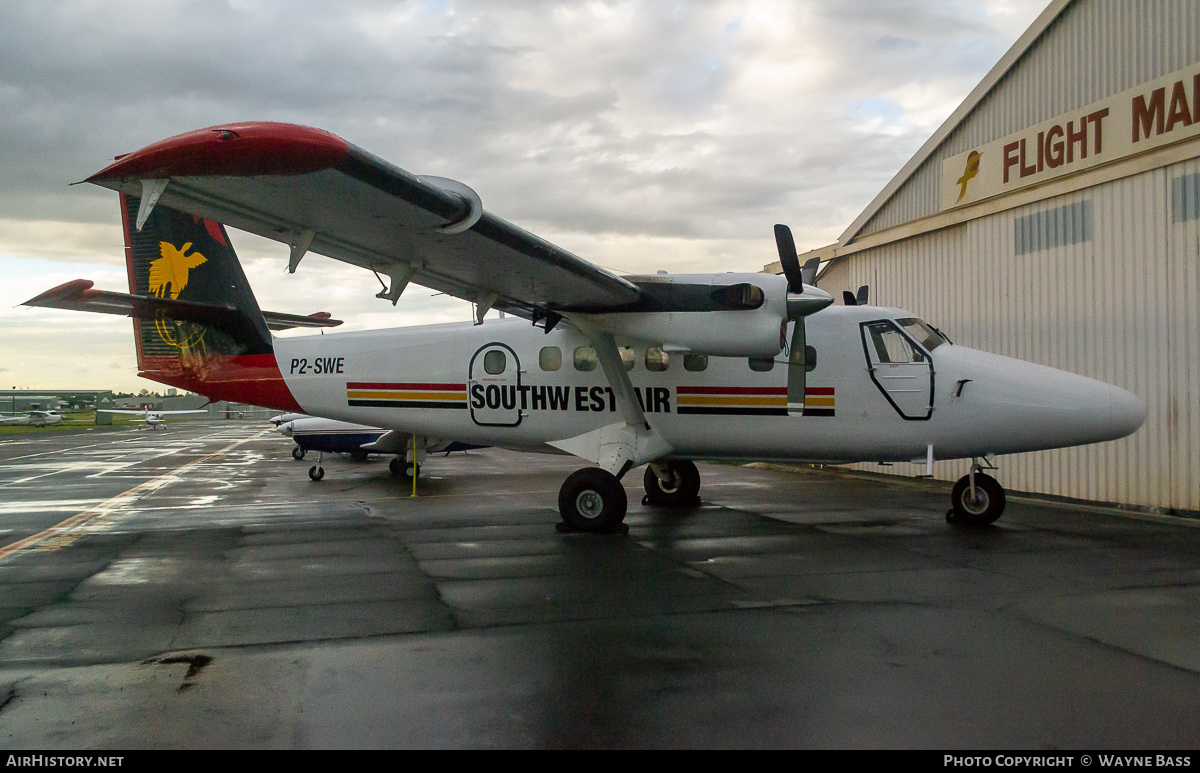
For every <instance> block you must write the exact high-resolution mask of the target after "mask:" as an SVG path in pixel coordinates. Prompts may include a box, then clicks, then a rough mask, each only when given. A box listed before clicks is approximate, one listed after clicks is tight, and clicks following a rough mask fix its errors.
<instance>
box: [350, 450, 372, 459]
mask: <svg viewBox="0 0 1200 773" xmlns="http://www.w3.org/2000/svg"><path fill="white" fill-rule="evenodd" d="M370 456H371V454H369V453H368V452H366V451H363V450H362V449H358V450H355V451H351V452H350V458H351V459H353V460H354V461H356V462H365V461H367V459H368V458H369V457H370Z"/></svg>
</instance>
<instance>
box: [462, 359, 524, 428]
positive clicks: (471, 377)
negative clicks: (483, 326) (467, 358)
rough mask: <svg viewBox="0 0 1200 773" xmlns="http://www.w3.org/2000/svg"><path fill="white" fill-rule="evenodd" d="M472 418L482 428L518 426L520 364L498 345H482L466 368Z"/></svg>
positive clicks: (519, 416) (519, 413) (519, 412)
mask: <svg viewBox="0 0 1200 773" xmlns="http://www.w3.org/2000/svg"><path fill="white" fill-rule="evenodd" d="M467 394H468V400H469V402H470V406H471V418H472V419H473V420H474V421H475V423H476V424H479V425H481V426H484V427H515V426H517V425H518V424H520V423H521V363H520V362H519V361H518V360H517V353H516V352H515V351H513V350H512V349H511V348H509V347H508V346H506V345H504V344H501V343H491V344H488V345H487V346H484V347H483V348H481V349H480V350H479V351H477V352H475V355H474V356H473V357H472V358H471V363H470V365H469V366H468V382H467Z"/></svg>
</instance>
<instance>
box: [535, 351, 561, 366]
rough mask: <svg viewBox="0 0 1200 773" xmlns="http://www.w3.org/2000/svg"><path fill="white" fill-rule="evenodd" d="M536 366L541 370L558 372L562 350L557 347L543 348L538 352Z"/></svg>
mask: <svg viewBox="0 0 1200 773" xmlns="http://www.w3.org/2000/svg"><path fill="white" fill-rule="evenodd" d="M538 365H540V366H541V368H542V370H558V369H559V368H561V367H562V349H559V348H558V347H557V346H543V347H542V350H541V351H540V352H538Z"/></svg>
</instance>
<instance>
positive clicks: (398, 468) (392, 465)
mask: <svg viewBox="0 0 1200 773" xmlns="http://www.w3.org/2000/svg"><path fill="white" fill-rule="evenodd" d="M388 469H389V470H391V473H392V475H393V476H394V477H397V478H399V477H400V476H401V475H403V474H404V462H402V461H400V457H398V456H397V457H396V458H395V459H392V461H390V462H388Z"/></svg>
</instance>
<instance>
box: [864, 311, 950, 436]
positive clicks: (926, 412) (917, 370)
mask: <svg viewBox="0 0 1200 773" xmlns="http://www.w3.org/2000/svg"><path fill="white" fill-rule="evenodd" d="M862 340H863V350H864V351H865V352H866V356H867V371H868V372H869V373H870V374H871V380H872V381H874V382H875V386H877V387H879V391H881V392H883V396H884V397H886V398H887V400H888V402H889V403H891V404H892V407H893V408H895V409H896V412H897V413H899V414H900V415H901V416H903V417H904V418H906V419H913V420H920V419H928V418H929V417H930V416H931V415H932V414H933V361H932V360H931V359H930V357H929V354H928V353H927V352H926V351H925V350H924V349H922V348H921V347H919V346H917V344H916V342H914V341H913V340H912V339H911V338H909V337H908V335H906V334H905V333H904V332H903V331H902V330H901V329H900V328H899V327H898V326H897V325H896V323H895V322H893V321H892V320H890V319H881V320H877V321H875V322H864V323H862Z"/></svg>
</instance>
